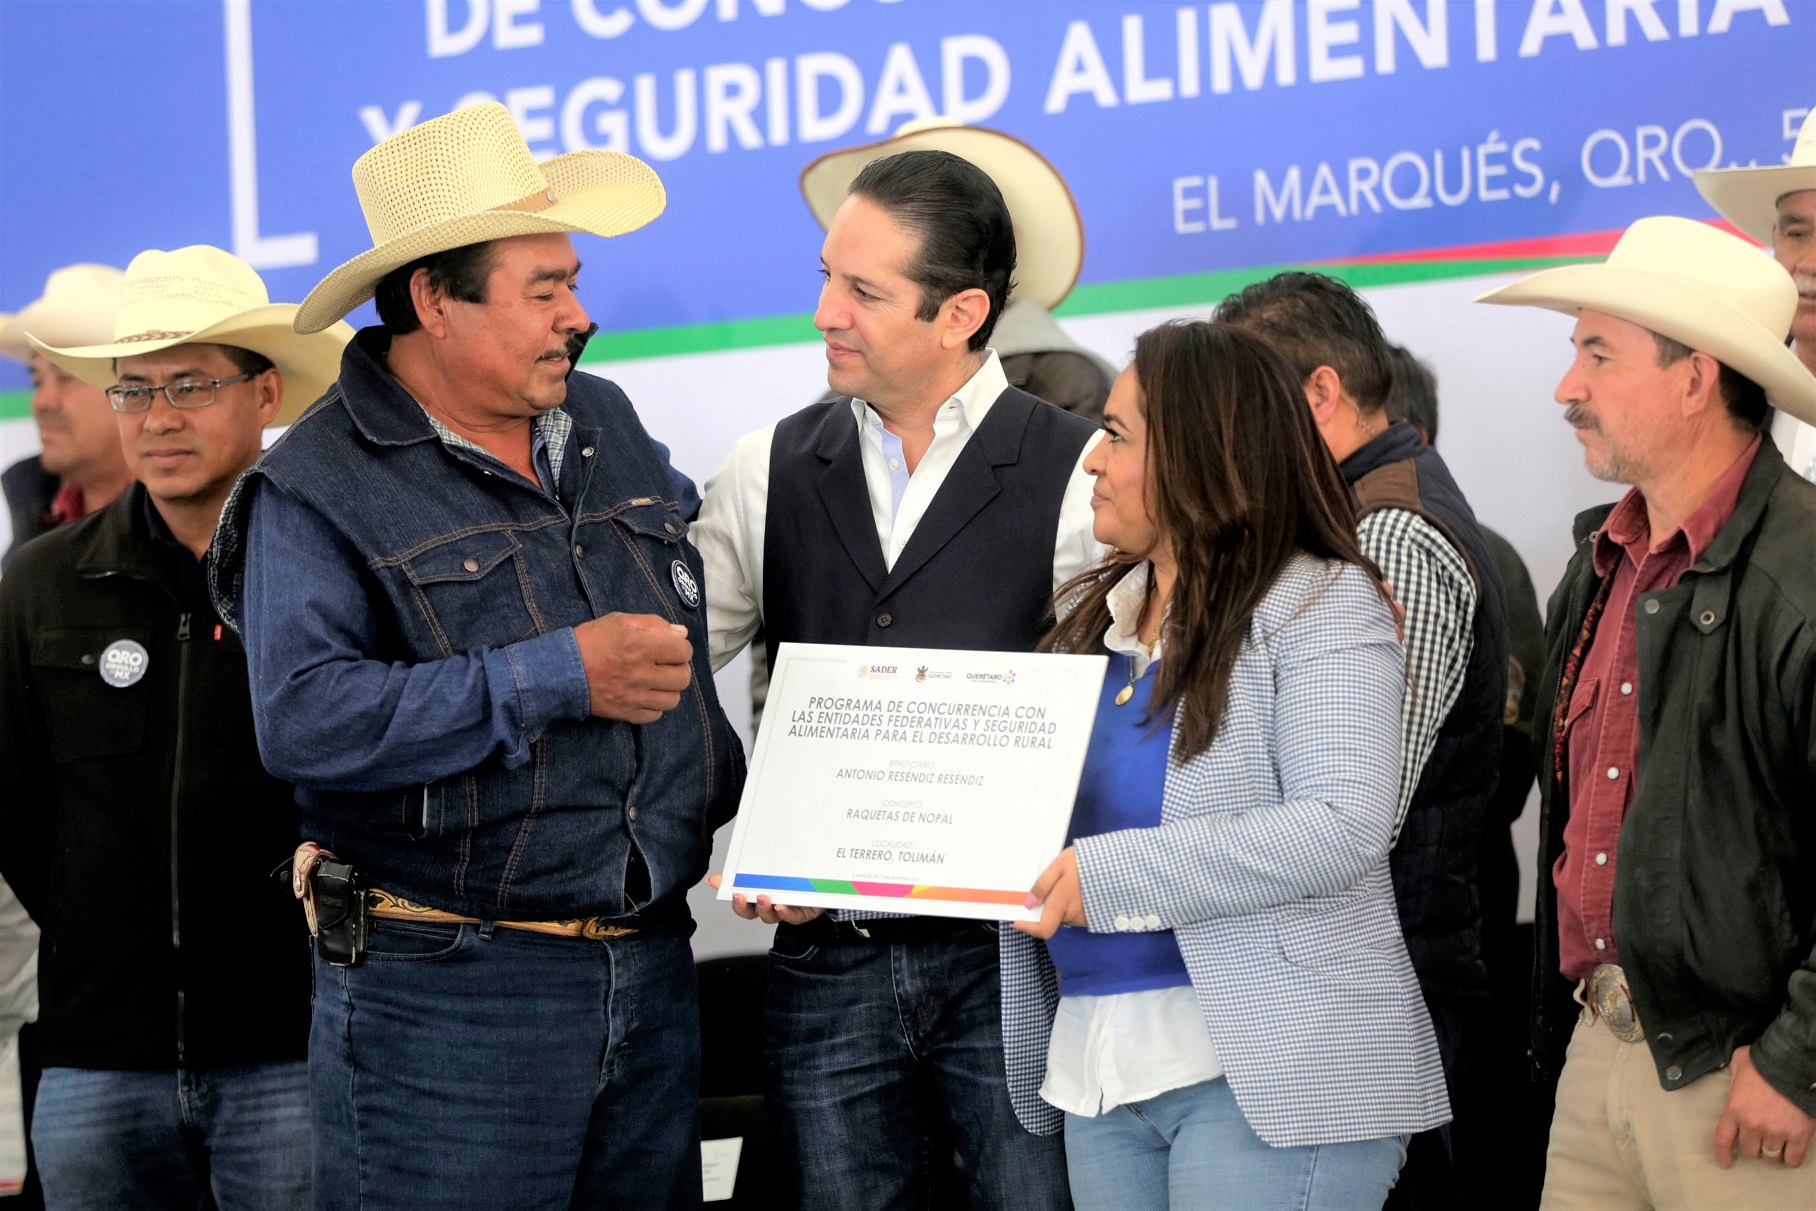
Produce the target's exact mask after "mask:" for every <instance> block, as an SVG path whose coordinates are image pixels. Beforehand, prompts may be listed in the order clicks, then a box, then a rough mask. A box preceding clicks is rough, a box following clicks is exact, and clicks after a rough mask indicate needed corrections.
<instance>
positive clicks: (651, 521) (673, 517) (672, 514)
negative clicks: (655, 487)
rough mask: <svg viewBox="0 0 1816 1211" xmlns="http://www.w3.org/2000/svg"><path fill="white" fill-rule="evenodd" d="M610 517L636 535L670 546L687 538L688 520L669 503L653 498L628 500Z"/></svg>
mask: <svg viewBox="0 0 1816 1211" xmlns="http://www.w3.org/2000/svg"><path fill="white" fill-rule="evenodd" d="M609 516H610V518H611V520H612V521H615V522H617V523H618V524H619V525H621V526H623V527H624V528H625V529H627V530H630V531H631V532H632V533H634V534H642V535H644V536H645V537H648V538H653V539H655V540H656V541H658V542H661V543H666V544H668V545H670V546H673V545H674V544H676V543H678V542H680V541H681V540H682V539H683V538H686V537H687V522H686V520H685V519H683V518H682V516H681V514H680V513H678V512H676V510H675V509H674V507H673V506H672V505H670V504H669V503H668V502H667V501H665V500H658V499H657V498H655V497H653V496H640V497H638V498H637V499H635V500H627V501H625V502H624V503H623V504H621V505H619V506H618V507H617V508H615V509H613V510H612V511H611V513H610V514H609Z"/></svg>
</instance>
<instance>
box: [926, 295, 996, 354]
mask: <svg viewBox="0 0 1816 1211" xmlns="http://www.w3.org/2000/svg"><path fill="white" fill-rule="evenodd" d="M989 318H990V296H989V295H988V294H985V293H984V292H983V291H982V290H979V289H978V288H977V287H975V286H973V287H972V288H971V289H969V290H961V291H959V292H958V293H957V294H955V295H953V296H952V297H951V298H949V299H947V300H946V301H945V302H944V303H942V304H941V305H940V314H939V320H938V323H939V325H940V347H941V348H942V349H958V348H961V347H963V346H965V345H968V344H970V342H971V337H972V334H973V333H975V332H976V331H977V330H978V329H979V328H982V327H983V326H984V321H985V320H987V319H989Z"/></svg>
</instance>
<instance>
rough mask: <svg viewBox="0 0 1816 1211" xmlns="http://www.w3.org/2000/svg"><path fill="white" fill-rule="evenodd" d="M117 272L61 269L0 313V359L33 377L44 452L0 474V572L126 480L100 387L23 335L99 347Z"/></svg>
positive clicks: (109, 330) (109, 327)
mask: <svg viewBox="0 0 1816 1211" xmlns="http://www.w3.org/2000/svg"><path fill="white" fill-rule="evenodd" d="M120 280H121V273H120V271H119V270H118V269H115V268H114V267H113V266H111V265H86V264H84V265H67V266H65V267H63V268H62V269H58V270H55V271H54V272H52V274H51V275H50V277H49V278H48V279H47V280H46V281H45V283H44V293H43V294H42V295H40V296H39V297H38V298H36V299H33V300H32V301H31V302H29V303H27V304H26V305H25V307H24V308H23V309H22V310H21V311H19V312H18V313H17V314H14V315H10V316H0V357H7V358H11V359H12V360H13V361H16V362H23V363H25V366H26V369H27V370H29V371H30V372H31V378H32V420H34V421H35V422H37V425H38V442H39V445H40V446H42V447H43V449H42V451H41V452H40V453H38V454H34V455H33V456H32V457H30V458H27V459H22V460H21V461H19V462H16V463H14V464H13V465H12V466H10V467H8V468H7V469H6V471H5V473H4V474H0V489H4V491H5V494H6V507H7V512H8V514H9V515H10V516H11V519H12V538H11V546H9V547H8V548H7V550H6V553H5V554H4V555H0V568H4V567H5V566H7V565H8V564H10V563H11V562H12V558H13V553H14V552H15V551H17V550H18V549H19V548H20V546H22V545H24V544H25V543H27V542H29V541H31V540H32V539H33V538H36V537H37V536H38V535H40V534H42V533H44V531H46V530H49V529H52V528H53V527H56V526H60V525H63V524H65V523H67V522H72V521H79V520H80V519H82V518H84V517H86V516H88V515H89V514H90V513H93V512H95V511H97V510H99V509H100V508H101V507H102V506H103V505H105V504H107V502H109V501H111V500H112V499H113V498H114V497H116V496H118V495H119V494H120V492H121V490H122V489H124V488H125V487H126V485H127V483H129V482H130V481H131V478H132V477H131V476H130V475H129V474H128V473H127V471H126V458H125V455H123V454H122V453H121V451H120V431H119V428H118V426H116V425H115V424H114V415H113V412H112V410H111V409H109V408H108V406H107V400H106V399H105V398H104V397H103V396H102V394H101V392H100V390H99V389H98V388H96V387H92V386H90V385H89V384H87V383H85V382H83V381H82V380H81V379H79V378H77V377H76V376H75V375H73V374H70V373H68V372H66V371H64V370H63V369H61V368H59V367H58V366H56V365H55V364H53V363H52V362H51V361H50V360H49V359H47V358H46V357H45V356H44V355H43V354H42V353H39V352H37V351H36V350H35V349H33V348H32V347H31V342H30V340H29V339H27V334H28V333H29V334H30V335H32V336H36V337H38V338H39V339H41V340H43V341H45V342H46V343H48V344H52V345H98V344H104V343H105V342H106V341H107V340H108V339H109V338H111V337H112V336H113V330H114V313H115V312H116V311H118V310H119V307H120Z"/></svg>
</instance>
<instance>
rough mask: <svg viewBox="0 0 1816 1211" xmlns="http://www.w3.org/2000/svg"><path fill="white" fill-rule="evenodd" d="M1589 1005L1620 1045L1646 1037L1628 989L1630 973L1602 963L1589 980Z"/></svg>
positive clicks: (1636, 1041)
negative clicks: (1628, 975)
mask: <svg viewBox="0 0 1816 1211" xmlns="http://www.w3.org/2000/svg"><path fill="white" fill-rule="evenodd" d="M1589 1003H1590V1005H1591V1007H1593V1008H1594V1010H1595V1016H1596V1017H1597V1018H1599V1019H1601V1020H1602V1021H1603V1022H1604V1023H1606V1024H1607V1026H1608V1029H1609V1030H1610V1031H1612V1032H1613V1034H1614V1037H1615V1038H1617V1039H1619V1040H1620V1041H1621V1042H1623V1043H1638V1042H1640V1041H1642V1040H1643V1039H1644V1038H1645V1037H1646V1031H1645V1029H1644V1028H1643V1027H1642V1026H1641V1025H1640V1023H1639V1015H1638V1014H1637V1013H1635V1012H1634V1010H1633V994H1632V993H1630V992H1629V991H1628V990H1627V973H1626V972H1624V971H1622V970H1621V969H1620V968H1619V967H1616V966H1615V965H1614V964H1612V963H1604V964H1602V965H1601V966H1600V967H1597V968H1596V969H1595V973H1594V974H1593V975H1591V976H1590V977H1589Z"/></svg>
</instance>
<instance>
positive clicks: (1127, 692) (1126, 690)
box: [1116, 656, 1135, 706]
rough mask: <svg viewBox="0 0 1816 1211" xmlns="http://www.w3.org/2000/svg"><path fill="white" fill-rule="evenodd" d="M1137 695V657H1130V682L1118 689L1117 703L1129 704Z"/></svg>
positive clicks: (1118, 704) (1120, 704) (1121, 704)
mask: <svg viewBox="0 0 1816 1211" xmlns="http://www.w3.org/2000/svg"><path fill="white" fill-rule="evenodd" d="M1134 696H1135V657H1133V656H1131V657H1129V684H1127V685H1125V686H1123V687H1122V688H1121V689H1120V690H1118V691H1116V705H1117V706H1127V705H1128V703H1129V699H1131V698H1133V697H1134Z"/></svg>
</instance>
